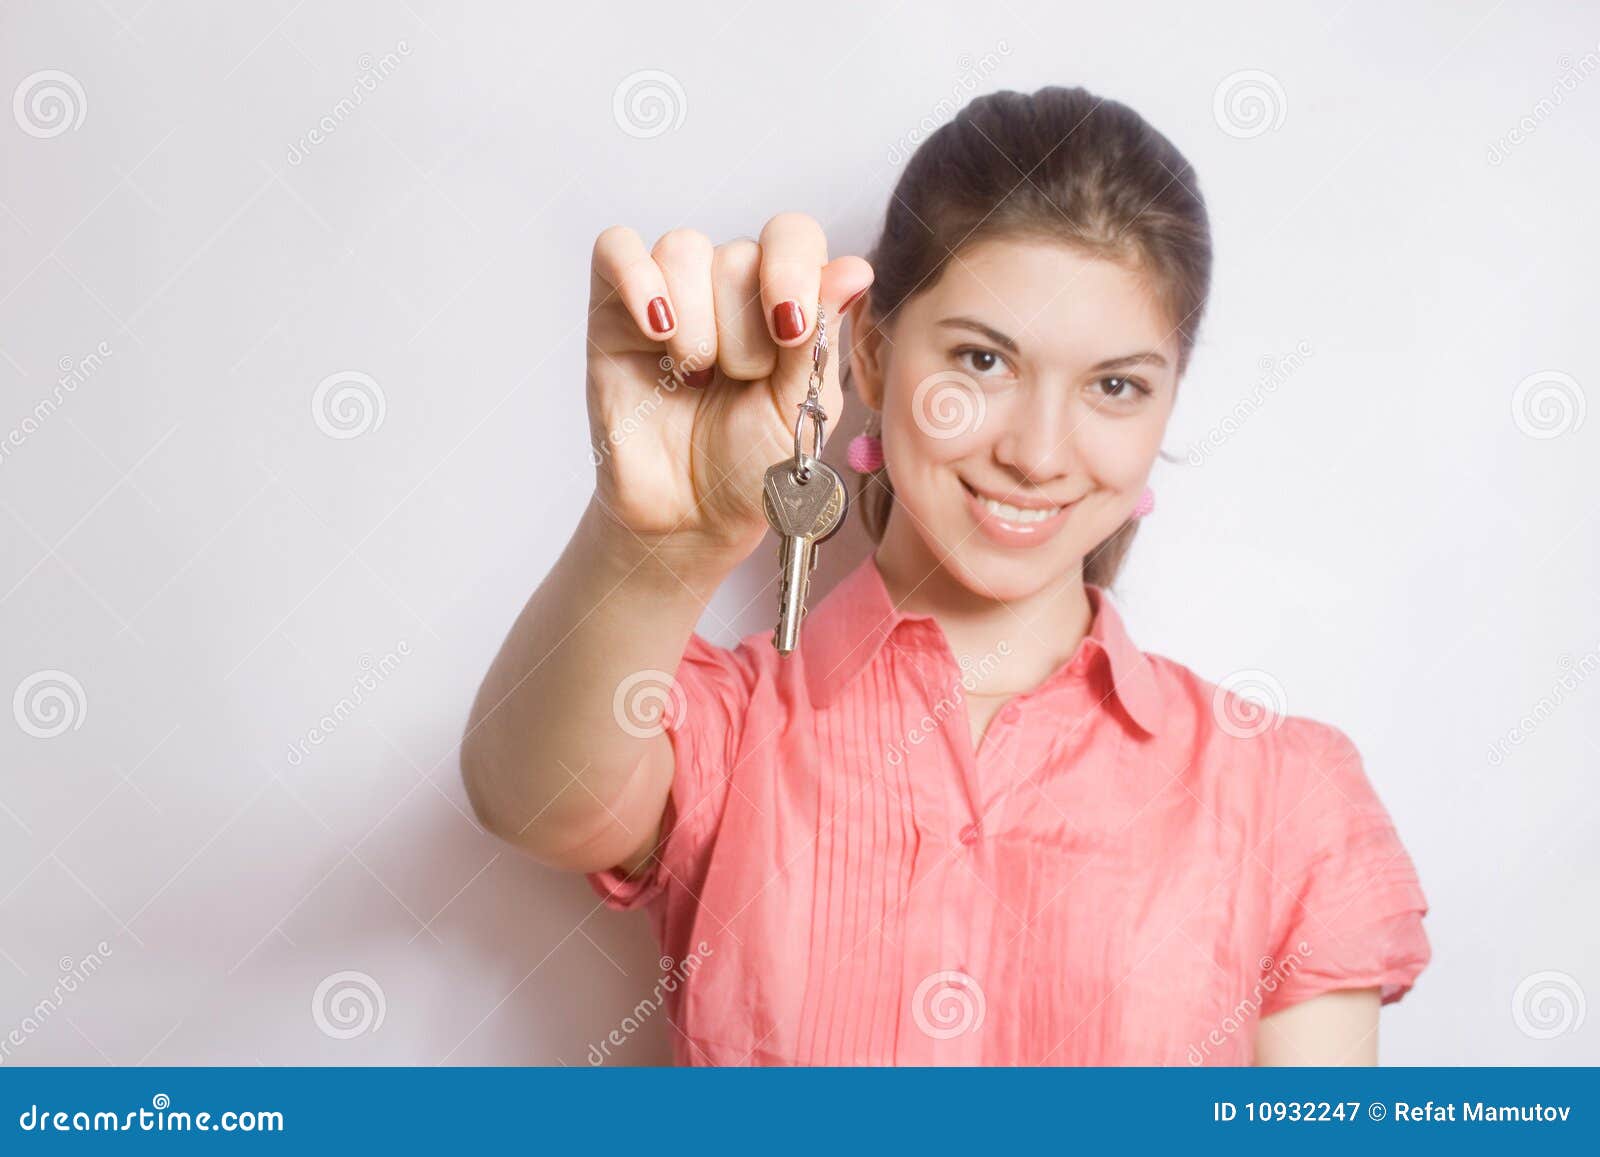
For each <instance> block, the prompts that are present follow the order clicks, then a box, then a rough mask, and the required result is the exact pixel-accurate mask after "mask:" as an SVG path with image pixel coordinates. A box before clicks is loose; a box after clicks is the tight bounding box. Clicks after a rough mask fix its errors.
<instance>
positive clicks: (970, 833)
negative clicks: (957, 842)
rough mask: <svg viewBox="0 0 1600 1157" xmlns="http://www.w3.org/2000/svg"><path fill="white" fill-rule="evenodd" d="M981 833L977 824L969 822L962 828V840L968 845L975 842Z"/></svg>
mask: <svg viewBox="0 0 1600 1157" xmlns="http://www.w3.org/2000/svg"><path fill="white" fill-rule="evenodd" d="M981 834H982V833H981V832H980V831H979V829H978V825H977V824H968V825H967V826H966V827H964V828H962V829H961V842H962V843H964V844H967V845H971V844H975V843H977V842H978V837H979V835H981Z"/></svg>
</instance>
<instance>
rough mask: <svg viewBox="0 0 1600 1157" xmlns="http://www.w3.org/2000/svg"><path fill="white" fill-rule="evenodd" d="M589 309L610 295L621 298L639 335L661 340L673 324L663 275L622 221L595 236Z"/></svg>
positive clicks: (596, 308)
mask: <svg viewBox="0 0 1600 1157" xmlns="http://www.w3.org/2000/svg"><path fill="white" fill-rule="evenodd" d="M589 269H590V274H589V313H590V316H591V317H592V316H594V315H595V314H596V313H597V312H599V311H600V310H601V309H602V308H603V307H604V306H605V304H606V302H607V301H608V300H610V298H611V297H612V296H613V295H615V296H617V297H620V298H621V299H622V304H623V306H624V307H625V308H626V310H627V312H628V315H629V317H631V318H632V319H633V323H634V325H635V326H636V327H637V328H638V330H639V333H640V335H641V336H643V337H645V338H647V339H649V340H650V341H653V342H658V341H665V340H666V339H667V338H669V337H671V336H672V334H673V332H674V330H675V329H676V328H677V325H676V319H675V317H674V313H673V308H672V303H671V301H670V299H669V298H668V295H667V283H666V279H665V278H663V277H662V275H661V270H660V269H658V268H657V267H656V263H655V262H654V261H653V260H651V257H650V254H649V252H648V251H646V249H645V247H644V241H642V240H641V239H640V237H639V234H637V233H635V232H634V231H633V230H632V229H630V228H628V227H627V226H626V225H613V226H611V228H609V229H607V230H605V231H604V232H603V233H601V234H600V236H598V237H596V238H595V242H594V254H593V256H592V258H591V259H590V265H589Z"/></svg>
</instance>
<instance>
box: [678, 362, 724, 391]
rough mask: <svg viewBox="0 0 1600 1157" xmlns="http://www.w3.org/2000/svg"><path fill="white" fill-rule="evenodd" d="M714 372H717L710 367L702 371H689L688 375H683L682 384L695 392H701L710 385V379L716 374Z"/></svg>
mask: <svg viewBox="0 0 1600 1157" xmlns="http://www.w3.org/2000/svg"><path fill="white" fill-rule="evenodd" d="M716 372H717V371H716V370H715V369H714V368H713V367H710V366H707V367H706V368H705V369H703V370H691V371H690V372H689V373H686V374H684V375H683V384H684V385H686V386H693V387H694V388H695V389H697V390H703V389H705V387H707V386H709V385H710V384H711V378H712V376H713V375H715V374H716Z"/></svg>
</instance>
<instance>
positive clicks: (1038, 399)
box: [994, 386, 1075, 486]
mask: <svg viewBox="0 0 1600 1157" xmlns="http://www.w3.org/2000/svg"><path fill="white" fill-rule="evenodd" d="M1007 410H1008V412H1007V413H1006V415H1005V418H1004V423H1003V426H1002V427H1001V429H1000V430H999V432H998V437H997V438H996V439H995V445H994V456H995V459H996V460H997V461H999V462H1000V463H1001V464H1002V465H1005V466H1008V467H1010V468H1011V469H1012V470H1013V471H1015V472H1016V473H1017V474H1018V475H1019V476H1020V477H1021V478H1022V479H1023V480H1025V481H1027V482H1029V483H1032V484H1033V485H1035V486H1043V485H1045V484H1047V483H1049V482H1050V481H1051V480H1052V479H1055V478H1060V477H1061V476H1062V475H1065V474H1068V473H1070V472H1071V469H1072V461H1073V459H1074V434H1075V431H1074V421H1075V419H1074V417H1073V414H1072V410H1071V407H1070V406H1068V404H1067V400H1066V391H1065V390H1064V389H1062V388H1060V387H1059V386H1054V387H1048V386H1047V387H1045V388H1034V389H1029V390H1026V391H1022V392H1021V396H1020V397H1018V398H1017V399H1016V404H1015V405H1013V406H1010V407H1007Z"/></svg>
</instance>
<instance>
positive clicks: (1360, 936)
mask: <svg viewBox="0 0 1600 1157" xmlns="http://www.w3.org/2000/svg"><path fill="white" fill-rule="evenodd" d="M1302 722H1303V723H1304V724H1305V725H1306V726H1305V728H1304V731H1303V732H1302V735H1301V737H1300V738H1299V739H1289V740H1287V741H1286V744H1285V752H1284V758H1283V760H1282V763H1281V765H1280V766H1279V768H1278V769H1277V777H1276V778H1277V783H1276V784H1275V799H1274V805H1273V807H1274V821H1275V825H1276V826H1275V828H1274V832H1273V836H1272V840H1271V843H1272V848H1273V852H1272V860H1273V875H1274V877H1275V878H1276V889H1275V895H1274V902H1273V904H1272V906H1271V910H1272V914H1273V915H1272V928H1273V931H1272V935H1271V944H1270V949H1269V953H1268V955H1269V957H1270V959H1267V960H1263V961H1262V962H1261V967H1262V989H1263V993H1264V995H1263V999H1262V1005H1261V1012H1262V1015H1263V1016H1265V1015H1269V1014H1271V1013H1274V1012H1277V1011H1279V1010H1281V1009H1284V1008H1287V1007H1289V1006H1290V1005H1292V1004H1296V1003H1299V1002H1300V1001H1303V1000H1307V999H1309V998H1311V997H1313V996H1318V995H1321V994H1322V993H1325V992H1331V991H1334V990H1336V989H1345V988H1377V989H1379V990H1380V1000H1381V1001H1382V1003H1384V1004H1388V1003H1390V1002H1392V1001H1396V1000H1399V999H1400V998H1401V997H1402V996H1404V995H1405V994H1406V992H1408V991H1409V990H1410V988H1411V986H1412V984H1413V983H1414V982H1415V981H1416V978H1417V975H1418V974H1419V973H1420V972H1421V971H1422V969H1423V968H1424V967H1425V966H1426V965H1427V963H1428V960H1429V957H1430V955H1431V953H1430V949H1429V945H1428V938H1427V935H1426V933H1425V932H1424V931H1423V928H1422V917H1423V916H1424V915H1425V914H1426V913H1427V910H1428V902H1427V899H1426V898H1425V897H1424V895H1423V892H1422V886H1421V883H1420V882H1419V880H1418V878H1417V870H1416V867H1415V865H1414V864H1413V863H1412V861H1411V857H1410V855H1409V854H1408V853H1407V852H1406V849H1405V846H1404V845H1403V844H1401V842H1400V836H1399V833H1398V832H1396V831H1395V826H1394V822H1393V821H1392V820H1391V819H1390V817H1389V813H1388V811H1387V810H1386V809H1385V808H1384V806H1383V804H1382V802H1381V801H1380V800H1379V799H1378V795H1377V792H1376V791H1374V790H1373V787H1372V783H1371V782H1370V780H1369V779H1368V778H1367V774H1366V770H1365V768H1364V767H1363V765H1362V760H1361V756H1360V754H1359V752H1358V751H1357V750H1356V747H1355V744H1353V743H1352V742H1351V741H1350V739H1349V737H1348V736H1346V735H1345V734H1344V733H1343V732H1342V731H1340V730H1339V729H1338V728H1336V727H1332V726H1329V725H1327V724H1323V723H1316V722H1314V721H1309V720H1306V721H1302Z"/></svg>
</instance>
